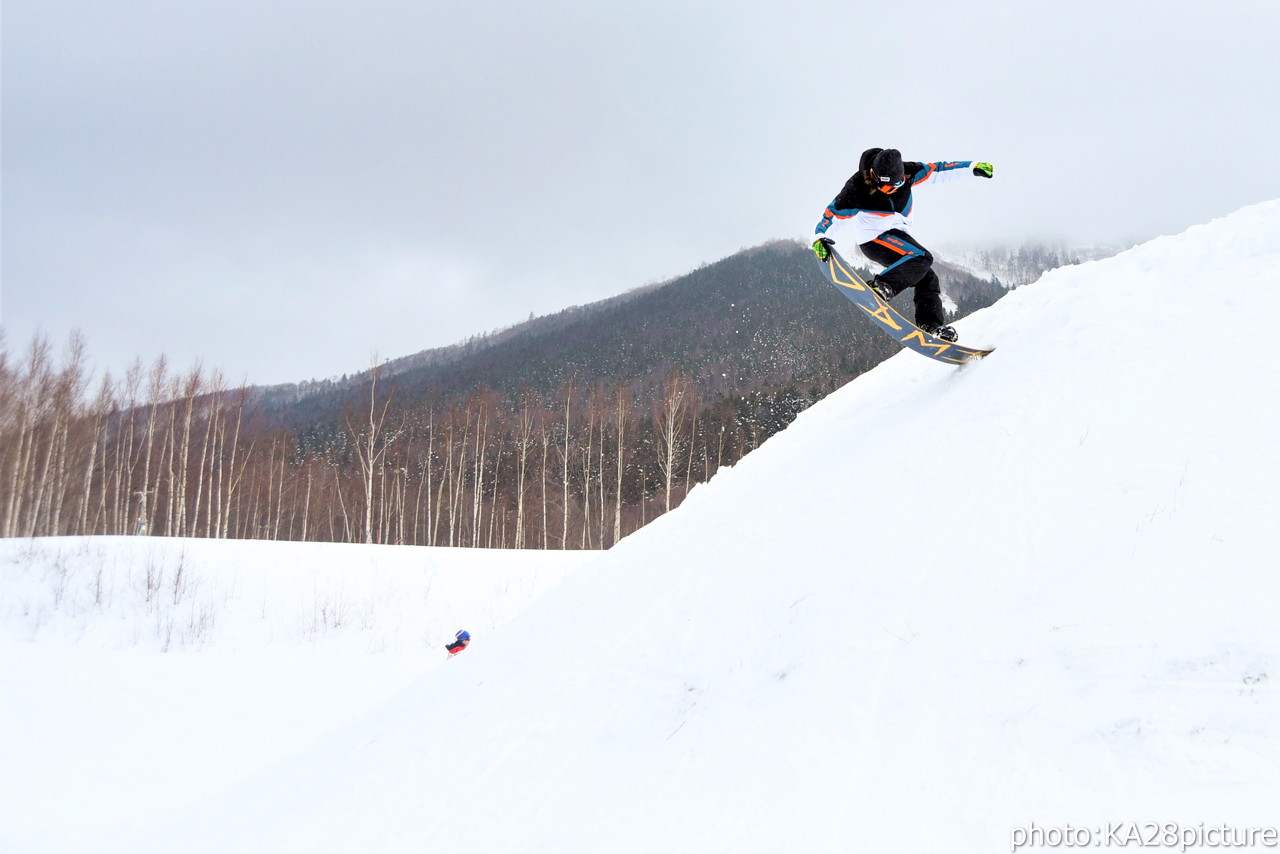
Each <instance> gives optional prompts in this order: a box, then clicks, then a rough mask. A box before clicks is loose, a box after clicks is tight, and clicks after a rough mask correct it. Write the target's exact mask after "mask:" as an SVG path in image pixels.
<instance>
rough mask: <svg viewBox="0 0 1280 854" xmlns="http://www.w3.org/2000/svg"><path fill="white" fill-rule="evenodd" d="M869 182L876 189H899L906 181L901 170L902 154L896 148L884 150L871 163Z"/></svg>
mask: <svg viewBox="0 0 1280 854" xmlns="http://www.w3.org/2000/svg"><path fill="white" fill-rule="evenodd" d="M871 180H872V182H873V183H874V184H875V185H876V186H877V187H884V186H889V187H893V188H895V189H896V188H898V187H901V186H902V184H903V182H904V181H906V171H905V170H904V169H903V168H902V154H901V153H900V152H899V151H898V149H896V148H886V149H885V150H884V151H881V152H880V153H879V154H877V155H876V156H875V159H874V160H872V161H871Z"/></svg>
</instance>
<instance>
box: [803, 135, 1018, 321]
mask: <svg viewBox="0 0 1280 854" xmlns="http://www.w3.org/2000/svg"><path fill="white" fill-rule="evenodd" d="M994 171H995V170H994V168H993V167H992V166H991V164H990V163H974V162H973V161H971V160H952V161H947V162H943V163H916V162H914V161H912V162H907V163H903V162H902V155H901V153H899V152H898V150H897V149H896V148H868V149H867V150H866V151H864V152H862V157H861V159H860V160H859V161H858V171H857V173H856V174H855V175H854V176H853V177H851V178H850V179H849V180H848V181H846V182H845V185H844V188H843V189H842V190H841V191H840V193H839V194H838V195H837V196H836V197H835V199H834V200H833V201H832V202H831V204H830V205H828V206H827V209H826V211H825V212H824V213H823V216H822V220H821V221H820V222H819V223H818V226H817V228H815V229H814V241H813V251H814V254H816V255H817V256H818V260H819V261H826V260H827V257H828V256H829V254H830V248H831V247H835V248H836V249H837V251H839V252H840V253H841V254H842V255H844V256H845V257H846V258H850V257H852V252H851V251H850V250H851V249H852V246H853V245H856V246H857V247H858V248H859V249H860V250H862V254H863V255H865V256H867V257H868V258H870V259H871V260H872V261H874V262H876V263H877V264H882V265H884V269H883V270H881V271H880V273H879V275H877V276H875V277H874V278H873V279H872V280H871V282H870V284H871V289H872V290H873V291H875V292H876V293H877V294H879V295H880V298H881V299H884V300H889V299H892V298H893V297H894V296H896V295H897V294H899V293H901V292H902V291H905V290H906V289H907V288H915V303H916V326H919V327H920V328H921V329H923V330H924V331H925V332H928V333H929V334H930V335H934V336H936V337H938V338H941V339H942V340H944V341H955V340H956V338H957V337H958V336H957V335H956V330H955V329H954V328H953V327H951V326H946V325H945V321H946V315H945V314H944V313H943V310H942V289H941V287H940V286H939V284H938V274H937V273H935V272H933V255H932V254H931V253H930V252H929V250H927V249H925V248H924V247H923V246H921V245H920V244H919V243H918V242H917V241H916V239H915V238H914V237H912V236H911V190H912V188H913V187H918V186H920V185H921V184H925V183H929V182H933V183H935V184H944V183H946V182H948V181H954V180H956V179H957V178H963V177H967V176H970V175H972V176H974V177H978V178H990V177H991V176H992V174H993V172H994Z"/></svg>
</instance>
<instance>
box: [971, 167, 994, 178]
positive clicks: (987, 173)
mask: <svg viewBox="0 0 1280 854" xmlns="http://www.w3.org/2000/svg"><path fill="white" fill-rule="evenodd" d="M995 171H996V167H994V166H992V165H991V164H990V163H975V164H973V174H974V175H977V176H978V177H979V178H990V177H991V176H992V175H993V174H994V173H995Z"/></svg>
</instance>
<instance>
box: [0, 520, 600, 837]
mask: <svg viewBox="0 0 1280 854" xmlns="http://www.w3.org/2000/svg"><path fill="white" fill-rule="evenodd" d="M593 556H594V555H593V554H591V553H584V552H519V553H511V552H498V551H485V550H480V549H426V548H406V547H395V546H351V545H323V544H316V543H276V542H235V541H225V540H185V541H184V540H174V539H157V538H131V537H94V538H63V539H37V540H0V851H4V852H28V851H74V852H84V851H97V850H101V849H102V848H103V846H104V845H105V844H106V842H105V840H107V839H112V838H115V837H117V836H119V835H121V834H122V833H126V832H127V831H128V830H129V829H130V828H134V827H149V826H152V825H154V823H155V822H156V821H157V820H159V819H161V818H163V817H165V816H169V815H172V814H173V812H174V811H175V810H180V809H183V808H190V807H191V805H193V804H199V803H201V802H203V801H204V800H206V799H207V798H209V797H210V796H211V795H213V794H214V793H216V792H218V791H220V790H222V789H225V788H227V787H228V786H231V785H234V784H235V783H237V782H240V781H243V780H244V779H246V778H249V777H252V776H253V775H255V774H258V773H261V772H263V771H264V770H267V769H269V768H271V767H272V766H273V765H274V764H275V763H277V762H279V761H280V760H281V759H283V758H284V757H287V756H290V755H293V754H295V753H297V752H299V751H302V750H305V749H307V748H309V747H310V746H311V745H312V744H314V743H315V741H316V740H317V739H319V738H321V737H322V736H324V735H325V734H327V733H329V732H332V731H334V730H336V729H338V728H340V727H341V726H343V725H344V724H347V723H348V722H350V721H351V720H352V719H353V718H357V717H359V716H361V715H363V714H365V713H367V712H368V711H369V710H371V709H375V708H377V707H379V706H380V705H382V704H383V703H385V702H386V701H387V699H388V698H390V697H391V696H392V695H394V694H395V693H396V692H397V691H398V690H400V689H401V688H403V687H404V686H405V685H406V684H409V683H411V682H412V681H413V680H415V679H418V678H421V677H422V676H423V674H424V673H428V672H430V671H431V670H432V669H434V668H436V667H439V666H440V665H443V664H444V663H445V662H446V660H447V657H446V653H445V651H444V644H445V642H446V641H447V640H452V638H453V633H454V632H455V631H456V630H457V629H458V628H463V627H465V628H468V629H470V630H471V631H472V632H473V633H474V636H475V637H476V642H475V646H474V647H473V649H478V648H481V647H482V646H483V645H484V643H486V642H487V640H488V638H490V637H491V636H492V635H493V634H494V632H496V631H497V630H498V629H499V628H500V627H501V626H502V625H503V624H505V623H506V622H508V621H509V620H510V619H511V618H512V617H514V616H515V615H516V614H518V613H520V611H522V610H524V609H525V608H527V607H529V605H530V604H531V603H532V602H534V601H535V600H536V599H537V597H538V596H540V595H541V594H543V593H545V592H546V590H547V589H549V588H550V587H552V586H554V585H555V584H557V583H559V582H560V581H561V580H563V579H564V578H565V577H566V576H567V575H569V574H570V573H572V572H573V571H575V570H577V569H578V568H579V567H580V566H582V565H583V564H584V563H585V562H587V561H589V560H590V559H591V558H592V557H593ZM471 651H472V650H468V654H470V652H471Z"/></svg>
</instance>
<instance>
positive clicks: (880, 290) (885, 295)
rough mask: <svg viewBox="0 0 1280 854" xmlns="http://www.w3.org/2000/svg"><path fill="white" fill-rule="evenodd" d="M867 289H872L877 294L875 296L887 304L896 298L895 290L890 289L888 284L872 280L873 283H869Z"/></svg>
mask: <svg viewBox="0 0 1280 854" xmlns="http://www.w3.org/2000/svg"><path fill="white" fill-rule="evenodd" d="M867 287H869V288H871V290H872V291H874V292H875V295H876V296H878V297H880V299H882V300H884V301H885V302H888V301H889V300H891V299H893V297H894V293H893V289H892V288H891V287H889V285H888V283H887V282H878V281H876V280H875V279H874V278H872V280H871V281H869V282H867Z"/></svg>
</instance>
